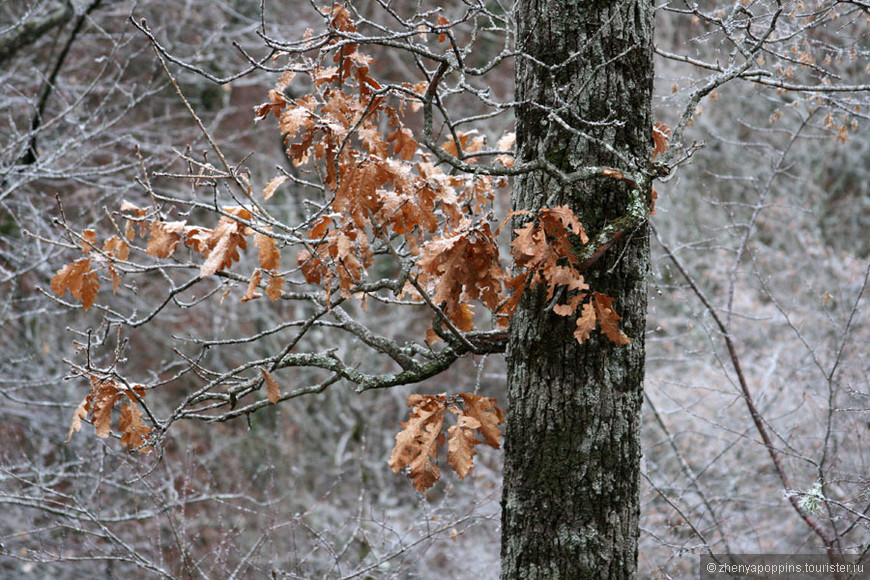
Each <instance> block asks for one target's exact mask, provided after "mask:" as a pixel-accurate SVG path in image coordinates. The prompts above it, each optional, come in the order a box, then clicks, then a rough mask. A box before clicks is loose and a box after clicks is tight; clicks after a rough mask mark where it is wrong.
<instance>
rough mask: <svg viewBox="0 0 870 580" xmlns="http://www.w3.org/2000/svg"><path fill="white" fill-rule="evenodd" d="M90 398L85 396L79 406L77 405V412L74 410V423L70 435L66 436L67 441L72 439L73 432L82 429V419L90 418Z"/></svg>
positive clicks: (70, 428)
mask: <svg viewBox="0 0 870 580" xmlns="http://www.w3.org/2000/svg"><path fill="white" fill-rule="evenodd" d="M88 408H89V405H88V398H87V397H85V398H84V399H82V402H81V403H79V406H78V407H76V410H75V412H73V418H72V423H71V424H70V427H69V435H68V436H67V438H66V443H69V442H70V440H72V436H73V433H78V432H79V431H81V430H82V419H87V418H88Z"/></svg>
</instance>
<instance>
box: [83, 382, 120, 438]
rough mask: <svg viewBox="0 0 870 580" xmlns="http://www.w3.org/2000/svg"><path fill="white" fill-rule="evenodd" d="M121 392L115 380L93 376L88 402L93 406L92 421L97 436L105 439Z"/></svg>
mask: <svg viewBox="0 0 870 580" xmlns="http://www.w3.org/2000/svg"><path fill="white" fill-rule="evenodd" d="M120 395H121V393H120V390H119V389H118V386H117V384H116V383H115V381H112V380H100V379H98V378H96V377H93V376H92V377H91V392H90V393H89V394H88V402H89V404H90V408H91V421H93V424H94V428H95V429H96V431H97V437H100V438H103V439H105V438H106V437H108V436H109V432H110V431H111V427H112V408H113V407H114V406H115V402H116V401H117V400H118V398H119V397H120Z"/></svg>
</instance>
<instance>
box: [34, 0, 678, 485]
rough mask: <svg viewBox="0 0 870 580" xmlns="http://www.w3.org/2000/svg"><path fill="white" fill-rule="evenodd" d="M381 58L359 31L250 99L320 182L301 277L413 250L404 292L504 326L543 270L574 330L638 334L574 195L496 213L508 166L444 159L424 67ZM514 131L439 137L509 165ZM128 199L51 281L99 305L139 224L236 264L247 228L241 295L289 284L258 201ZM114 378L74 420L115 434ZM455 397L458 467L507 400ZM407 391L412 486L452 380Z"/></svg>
mask: <svg viewBox="0 0 870 580" xmlns="http://www.w3.org/2000/svg"><path fill="white" fill-rule="evenodd" d="M330 13H331V25H332V27H333V28H334V29H335V30H337V31H340V32H341V33H346V34H351V33H354V32H355V31H356V28H355V25H354V23H353V22H352V20H351V18H350V14H349V13H348V11H347V10H346V9H345V8H344V7H342V6H340V5H335V6H333V7H332V8H331V12H330ZM334 42H338V41H337V40H336V41H334ZM372 62H373V61H372V59H371V57H369V56H367V55H364V54H363V53H362V52H360V51H359V48H358V47H357V46H356V45H354V44H351V43H347V42H344V43H342V44H341V45H340V46H338V47H336V50H335V51H334V57H333V64H334V66H323V65H322V64H315V65H314V66H309V67H308V68H307V69H305V67H303V66H301V65H300V66H293V64H294V63H290V66H288V69H297V70H308V72H307V73H304V74H307V75H308V76H309V77H310V81H311V86H312V90H311V92H310V93H309V94H306V95H305V96H302V97H299V98H290V97H289V96H287V93H286V89H287V88H288V86H289V85H290V83H291V82H292V81H293V79H294V77H295V76H296V75H297V74H299V73H294V72H290V71H288V72H286V73H284V74H283V76H282V77H281V78H280V79H279V81H278V82H277V84H276V85H275V87H274V88H273V89H272V90H270V91H269V100H268V102H266V103H264V104H262V105H260V106H258V107H256V109H255V116H256V119H257V120H261V119H265V118H267V117H269V116H274V117H275V118H276V119H277V121H278V128H279V130H280V132H281V135H282V136H283V139H284V144H285V147H286V152H287V155H288V156H289V158H290V159H291V160H292V162H293V163H294V165H296V166H298V167H300V168H301V169H304V170H308V171H310V172H313V173H315V174H316V175H317V179H319V182H320V184H321V185H322V190H323V191H324V192H325V194H326V195H325V200H324V201H323V205H322V206H321V209H320V210H319V211H317V212H316V214H315V215H314V216H313V217H312V218H310V220H309V221H308V222H307V224H306V225H304V228H305V229H304V232H305V236H303V239H302V240H300V243H299V245H298V246H297V247H298V249H297V251H296V256H295V257H296V262H297V265H298V268H299V271H300V272H301V274H302V275H303V277H304V279H305V281H306V282H307V283H310V284H316V285H319V286H320V287H321V288H323V289H324V291H325V293H326V303H327V304H329V302H330V295H331V294H333V293H335V292H337V293H339V294H340V295H341V296H343V297H350V296H353V295H354V294H356V293H358V292H359V287H360V285H361V283H363V282H364V281H365V280H366V276H367V269H368V268H369V267H370V266H371V265H372V263H373V261H374V256H375V255H376V253H377V252H381V253H391V254H392V255H393V256H394V257H396V258H397V259H398V260H400V261H402V262H404V263H406V264H410V266H411V267H410V268H408V269H406V271H407V274H406V275H405V279H404V280H403V281H402V284H403V289H402V291H401V295H405V296H410V297H412V298H415V299H417V300H423V301H425V302H426V303H428V304H429V305H430V306H431V307H432V309H433V310H434V311H435V314H436V318H438V319H442V320H446V321H448V322H449V325H451V326H452V327H453V331H454V332H455V331H463V332H465V331H471V330H473V329H474V327H475V321H474V319H475V315H474V309H473V305H474V303H475V302H476V303H480V304H482V305H483V306H485V307H486V309H487V310H488V311H489V313H490V316H489V320H490V322H489V323H490V324H495V325H497V326H501V327H504V326H507V324H508V322H509V320H510V318H511V316H512V315H513V313H514V311H515V309H516V306H517V304H518V303H519V300H520V297H521V296H522V294H523V292H524V291H525V290H526V289H527V288H529V287H530V286H533V285H542V286H544V287H546V289H547V297H548V300H551V302H550V304H551V308H552V310H553V312H554V313H555V314H557V315H559V316H564V317H575V316H576V324H577V329H576V331H575V333H574V336H575V337H576V339H577V341H578V342H580V343H582V342H584V341H585V340H587V339H588V338H589V336H590V335H591V333H592V332H593V331H594V329H595V328H596V327H599V328H600V329H601V331H602V332H603V334H604V335H605V336H606V337H607V338H608V339H609V340H611V341H612V342H614V343H615V344H618V345H625V344H628V343H629V342H630V339H629V337H628V336H626V335H625V334H624V333H623V332H622V331H621V330H620V329H619V325H618V321H619V319H620V317H619V315H618V314H617V313H616V311H615V309H614V308H613V304H612V303H613V299H612V298H610V297H608V296H606V295H604V294H601V293H599V292H593V291H590V289H589V286H588V285H587V284H586V282H585V280H584V278H583V270H584V268H585V267H588V264H583V263H580V261H579V260H578V258H577V257H576V252H575V249H576V248H580V247H583V246H584V245H586V244H588V243H589V237H588V236H587V234H586V231H585V230H584V228H583V225H582V224H581V223H580V221H579V220H578V218H577V217H576V216H575V215H574V213H573V212H572V210H571V209H570V208H569V207H568V206H561V207H555V208H546V209H542V210H540V211H539V212H537V213H535V214H530V213H528V212H518V213H515V214H512V215H511V216H508V217H507V218H505V219H504V220H503V221H502V222H501V225H500V226H498V227H495V223H496V222H495V221H494V218H493V217H492V215H491V212H490V211H489V208H490V204H491V202H492V200H493V199H494V196H495V192H496V190H497V188H499V187H502V186H505V185H506V183H507V182H506V178H505V177H494V176H491V175H481V174H464V175H455V174H451V173H446V172H445V171H444V170H443V169H442V168H441V166H439V164H438V163H437V162H436V160H434V159H433V157H432V156H431V154H429V153H427V152H426V151H425V150H423V149H422V148H421V147H420V145H419V143H418V142H417V141H416V140H415V138H414V133H413V132H412V131H411V130H410V129H409V128H408V127H407V126H405V124H404V122H403V118H404V116H405V113H406V109H410V110H411V111H418V110H419V109H420V108H421V107H423V106H424V104H425V103H426V102H427V99H431V98H432V95H431V94H429V93H430V92H432V91H431V89H432V87H430V86H429V83H427V82H425V81H424V82H420V83H417V84H403V85H390V86H388V87H385V86H382V85H381V83H379V82H378V81H377V80H375V79H374V78H372V77H371V76H370V74H369V72H370V67H371V65H372ZM297 64H298V63H297ZM433 82H434V81H433ZM668 133H669V132H668V130H667V127H664V126H663V125H656V127H655V128H654V131H653V137H654V141H655V153H654V155H655V154H660V153H662V152H663V151H664V150H665V149H666V148H667V138H668ZM513 141H514V137H513V134H506V135H505V136H504V137H503V138H502V139H501V140H499V142H498V145H497V147H498V149H496V150H495V151H485V140H484V138H483V137H482V136H480V135H477V134H475V133H474V132H468V133H462V132H452V133H451V134H450V136H449V137H448V138H446V140H445V141H444V142H443V143H442V144H441V148H442V150H443V153H446V154H447V155H450V156H453V157H455V158H457V159H459V160H461V161H462V162H464V163H477V162H478V160H477V158H476V155H478V154H480V155H484V154H485V155H492V156H494V157H495V159H496V162H498V163H500V164H501V165H502V166H504V167H513V165H514V159H513V157H512V154H511V152H510V149H511V148H512V147H513ZM287 179H288V177H287V175H281V176H278V177H276V178H274V179H272V180H271V181H270V182H269V183H268V184H267V185H266V186H265V187H264V189H263V192H262V194H263V198H264V200H265V201H268V200H269V199H270V198H271V197H272V196H273V195H274V194H275V192H276V190H277V189H278V188H279V187H281V186H282V184H284V182H285V181H287ZM247 193H248V194H250V192H247ZM256 205H257V204H252V206H254V207H255V206H256ZM120 210H121V212H122V213H121V215H122V217H123V218H124V219H125V220H126V227H125V228H124V231H123V232H122V231H121V229H120V228H119V227H117V226H116V228H115V229H116V235H112V236H111V237H109V238H108V239H106V240H105V241H104V242H103V244H102V246H100V244H99V242H98V236H97V233H96V232H95V231H94V230H85V231H84V232H83V233H82V235H81V236H80V244H81V251H82V253H83V257H82V258H80V259H78V260H75V261H74V262H72V263H70V264H68V265H67V266H64V267H63V268H61V269H60V270H59V271H58V272H57V274H56V275H55V276H54V277H53V278H52V281H51V287H52V290H53V291H54V292H55V293H56V294H57V295H58V296H62V295H63V294H64V293H65V292H66V291H69V293H70V294H71V295H72V297H73V298H75V299H76V300H78V301H80V302H81V304H82V307H83V308H84V309H85V310H87V309H89V308H90V307H91V306H93V305H94V304H95V302H96V299H97V294H98V292H99V290H100V281H99V280H100V275H101V274H103V275H104V276H106V277H108V278H109V279H110V280H111V281H112V287H113V291H114V292H117V291H118V289H119V286H120V285H121V283H122V279H121V278H122V272H123V270H122V269H121V268H119V264H123V265H130V263H129V262H127V259H128V256H129V254H130V251H131V244H132V243H133V242H134V240H135V239H136V236H137V233H138V235H139V237H140V238H141V240H142V241H143V242H144V248H143V244H140V245H139V246H133V249H134V251H137V252H144V253H145V254H148V255H150V256H152V257H154V258H156V259H158V260H170V259H172V258H173V255H174V254H175V253H176V251H177V250H178V248H179V247H185V246H186V247H188V248H189V249H190V250H191V253H193V254H194V255H195V254H199V255H200V256H201V258H202V262H201V266H200V277H207V276H211V275H213V274H216V273H219V272H221V271H223V270H228V269H230V268H231V267H232V266H233V265H234V263H236V262H238V261H239V259H240V252H242V251H244V250H247V249H248V243H249V239H252V240H253V243H254V245H255V246H256V247H257V250H258V257H259V267H257V268H255V269H254V271H253V273H252V274H251V276H250V279H249V283H248V286H247V289H246V291H245V293H244V295H243V296H242V297H241V300H242V301H248V300H254V299H257V298H260V297H261V296H262V294H261V292H260V290H261V289H264V292H265V294H266V295H267V296H268V297H269V298H270V299H271V300H277V299H279V298H281V297H282V295H283V287H284V284H285V275H286V274H287V272H283V273H282V271H281V270H280V264H281V252H280V250H279V245H278V241H277V240H276V238H275V237H273V236H271V235H270V232H271V229H270V227H269V226H268V224H266V223H265V220H260V216H259V214H258V213H257V211H256V209H255V208H246V207H241V206H233V207H224V208H222V209H221V210H220V212H219V213H220V214H221V217H220V220H219V221H218V223H217V224H216V225H215V226H214V227H213V228H207V227H204V226H201V225H197V224H189V223H187V222H186V221H166V220H165V219H163V218H162V217H161V214H160V213H159V212H158V210H157V208H156V207H155V208H154V209H153V210H148V209H143V208H140V207H138V206H136V205H134V204H132V203H129V202H124V203H123V204H122V206H121V208H120ZM518 216H522V217H521V218H519V219H524V220H525V222H524V223H523V225H522V226H521V227H519V228H518V229H516V230H515V234H516V236H515V238H514V240H513V241H512V242H511V244H510V247H511V250H510V253H511V257H512V258H513V267H512V268H510V269H509V268H506V267H505V266H503V264H502V260H501V258H500V255H499V243H498V241H497V238H498V236H499V233H500V232H501V229H502V227H503V226H504V224H505V223H507V221H508V220H509V219H511V218H518ZM282 241H283V242H287V239H286V238H283V239H282ZM602 251H603V249H602ZM510 270H512V272H510ZM442 337H443V335H439V334H438V333H436V332H435V331H434V330H433V328H430V329H429V332H428V334H427V337H426V338H427V342H429V343H430V344H432V343H434V342H435V341H437V340H438V339H439V338H442ZM264 378H265V381H264V382H265V383H266V384H267V386H268V387H270V392H269V399H270V400H272V401H273V402H275V401H277V399H278V395H277V387H276V386H275V385H274V380H272V381H271V382H269V378H270V377H269V376H265V375H264ZM116 387H117V385H115V384H114V383H112V382H111V381H110V382H100V381H96V382H95V381H91V391H90V393H89V395H88V398H87V399H86V403H87V406H85V407H80V408H79V410H78V411H77V412H76V415H75V419H74V423H73V430H78V428H79V426H80V422H81V420H82V419H84V418H86V417H87V418H89V419H90V420H92V421H94V424H95V425H97V427H98V434H101V436H104V435H105V434H107V433H108V428H109V421H108V417H109V411H108V410H107V407H106V405H109V409H110V407H111V405H113V404H114V403H115V402H116V401H117V400H119V399H120V398H121V397H120V395H117V396H115V395H111V393H114V392H115V391H112V389H114V388H116ZM117 392H119V393H120V392H121V391H120V390H119V391H117ZM128 395H129V393H128ZM461 397H462V399H463V401H464V406H463V407H462V409H463V410H459V411H457V410H455V409H459V408H458V407H450V410H451V411H453V412H454V413H457V414H458V415H459V419H460V421H459V423H458V424H457V425H456V426H455V427H452V428H451V430H450V431H449V433H450V444H449V452H448V463H449V464H450V465H451V466H452V467H453V468H454V469H455V470H456V471H457V472H458V473H459V474H460V475H463V476H464V474H465V473H467V470H468V469H470V466H471V459H472V458H473V456H474V450H473V447H474V445H476V444H477V443H479V441H477V440H476V439H475V438H474V436H473V432H474V431H475V430H478V431H479V432H480V433H481V434H483V437H484V441H485V442H486V443H487V444H489V445H492V446H494V447H497V446H498V442H497V434H496V433H497V431H498V430H497V428H496V427H495V424H496V423H498V422H500V421H501V411H498V410H497V409H495V407H494V402H492V403H489V402H487V401H489V400H488V399H484V398H475V397H474V396H470V395H461ZM131 401H134V399H131ZM409 404H412V405H413V410H412V414H411V419H410V420H409V422H408V423H407V424H405V429H404V430H403V431H402V433H400V434H399V436H398V437H397V447H396V451H395V452H394V454H393V457H392V458H391V461H390V464H391V466H393V469H399V468H400V467H403V466H409V467H410V469H411V477H412V479H413V480H414V484H415V486H417V487H418V489H424V488H426V487H428V486H429V485H431V483H432V482H434V481H435V480H436V479H437V474H438V471H437V467H435V466H434V465H433V464H431V462H430V459H429V458H431V457H434V455H435V451H436V449H437V446H438V445H439V444H441V443H440V442H443V436H442V435H441V434H440V428H441V423H442V421H443V417H444V409H445V408H447V407H445V405H447V403H446V399H445V398H444V397H443V396H442V397H441V398H437V397H435V398H432V397H422V398H420V397H412V399H411V402H410V403H409ZM83 405H85V403H83ZM125 405H126V406H125V407H124V408H125V409H127V410H126V411H124V412H123V413H126V415H122V418H123V417H127V419H123V421H122V426H121V431H122V433H123V434H124V435H123V436H124V437H126V438H127V439H126V440H127V441H129V442H132V443H130V444H128V446H133V447H137V446H141V445H142V437H144V436H145V435H147V431H144V430H143V428H142V427H141V419H139V416H138V415H134V414H133V410H134V409H135V405H134V403H133V402H126V403H125ZM487 405H489V406H487ZM124 421H126V422H124ZM137 421H138V422H137ZM124 426H126V429H127V430H126V431H125V427H124ZM130 429H132V431H130ZM134 435H135V436H134ZM136 437H139V439H136Z"/></svg>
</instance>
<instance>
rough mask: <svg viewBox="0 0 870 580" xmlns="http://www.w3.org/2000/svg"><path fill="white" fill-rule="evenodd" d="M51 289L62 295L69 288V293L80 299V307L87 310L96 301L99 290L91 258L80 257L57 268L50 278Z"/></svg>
mask: <svg viewBox="0 0 870 580" xmlns="http://www.w3.org/2000/svg"><path fill="white" fill-rule="evenodd" d="M51 290H52V292H54V293H55V294H57V295H58V296H63V294H64V292H66V291H67V290H69V293H70V295H71V296H72V297H73V298H75V299H76V300H79V301H81V303H82V307H83V308H84V309H85V310H88V309H89V308H90V307H91V306H93V305H94V302H96V300H97V293H98V292H99V291H100V281H99V278H98V277H97V274H96V272H94V271H93V270H92V269H91V259H90V258H80V259H78V260H76V261H75V262H73V263H72V264H67V265H66V266H64V267H63V268H61V269H60V270H58V271H57V273H56V274H55V275H54V276H52V278H51Z"/></svg>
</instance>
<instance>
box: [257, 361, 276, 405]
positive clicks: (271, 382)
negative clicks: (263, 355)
mask: <svg viewBox="0 0 870 580" xmlns="http://www.w3.org/2000/svg"><path fill="white" fill-rule="evenodd" d="M260 372H261V373H262V374H263V384H264V385H266V398H267V399H269V402H270V403H272V404H273V405H274V404H276V403H277V402H278V401H279V400H281V389H280V388H278V382H277V381H276V380H275V377H273V376H272V374H271V373H270V372H269V371H267V370H265V369H260Z"/></svg>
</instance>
